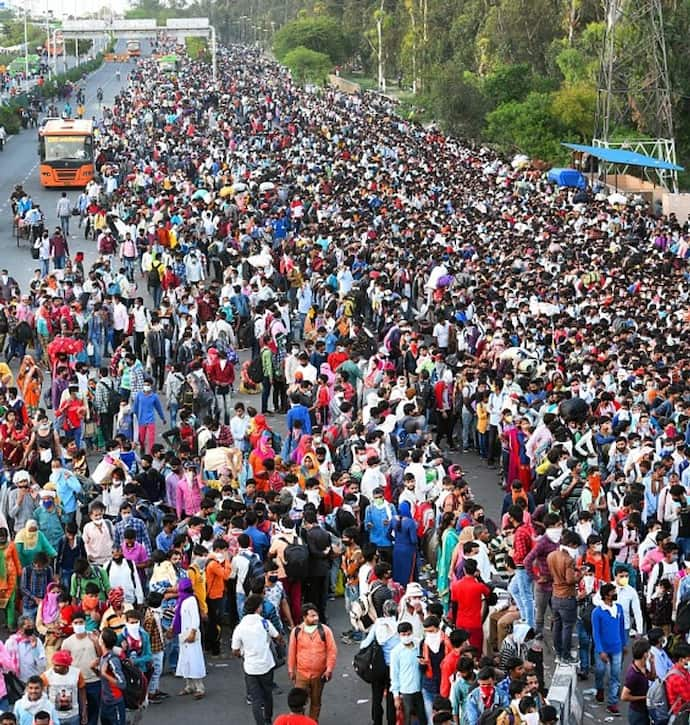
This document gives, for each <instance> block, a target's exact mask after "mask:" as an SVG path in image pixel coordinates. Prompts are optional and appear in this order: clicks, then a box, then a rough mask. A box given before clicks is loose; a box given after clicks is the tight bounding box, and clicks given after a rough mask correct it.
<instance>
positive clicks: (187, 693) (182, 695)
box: [177, 687, 192, 697]
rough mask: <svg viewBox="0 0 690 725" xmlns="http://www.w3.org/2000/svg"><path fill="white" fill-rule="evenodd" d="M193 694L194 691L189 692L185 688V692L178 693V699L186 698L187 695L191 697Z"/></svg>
mask: <svg viewBox="0 0 690 725" xmlns="http://www.w3.org/2000/svg"><path fill="white" fill-rule="evenodd" d="M191 694H192V690H188V689H187V688H186V687H185V688H184V690H180V691H179V692H178V693H177V695H178V697H184V696H185V695H191Z"/></svg>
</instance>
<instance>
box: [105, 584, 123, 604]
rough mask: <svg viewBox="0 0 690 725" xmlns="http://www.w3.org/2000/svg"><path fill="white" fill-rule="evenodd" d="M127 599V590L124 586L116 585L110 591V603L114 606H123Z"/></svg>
mask: <svg viewBox="0 0 690 725" xmlns="http://www.w3.org/2000/svg"><path fill="white" fill-rule="evenodd" d="M124 601H125V590H124V589H123V588H122V587H115V588H114V589H111V590H110V591H109V592H108V604H110V606H112V607H121V606H122V603H123V602H124Z"/></svg>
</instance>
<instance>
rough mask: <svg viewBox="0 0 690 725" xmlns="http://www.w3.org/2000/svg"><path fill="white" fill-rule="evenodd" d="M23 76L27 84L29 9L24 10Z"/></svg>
mask: <svg viewBox="0 0 690 725" xmlns="http://www.w3.org/2000/svg"><path fill="white" fill-rule="evenodd" d="M24 75H25V78H26V83H27V85H28V83H29V8H28V7H27V8H25V9H24Z"/></svg>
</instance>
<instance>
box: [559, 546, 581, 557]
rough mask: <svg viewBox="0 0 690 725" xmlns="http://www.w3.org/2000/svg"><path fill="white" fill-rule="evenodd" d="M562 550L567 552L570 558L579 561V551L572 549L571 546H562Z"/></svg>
mask: <svg viewBox="0 0 690 725" xmlns="http://www.w3.org/2000/svg"><path fill="white" fill-rule="evenodd" d="M561 549H562V550H563V551H565V552H566V553H567V554H570V556H572V557H573V559H577V554H578V550H577V549H576V548H575V549H571V548H570V547H569V546H561Z"/></svg>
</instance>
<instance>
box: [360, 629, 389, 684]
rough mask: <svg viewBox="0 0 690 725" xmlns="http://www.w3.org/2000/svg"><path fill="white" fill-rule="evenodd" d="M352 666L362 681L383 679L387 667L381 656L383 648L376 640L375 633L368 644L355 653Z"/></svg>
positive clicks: (369, 681) (370, 681)
mask: <svg viewBox="0 0 690 725" xmlns="http://www.w3.org/2000/svg"><path fill="white" fill-rule="evenodd" d="M352 667H353V668H354V671H355V672H356V673H357V674H358V675H359V676H360V677H361V678H362V679H363V680H364V682H368V683H372V682H374V681H375V680H376V681H379V680H384V679H385V677H386V673H387V672H388V667H387V665H386V660H385V659H384V657H383V648H382V647H381V645H380V644H379V643H378V642H377V641H376V636H375V635H374V637H373V639H372V640H371V643H370V644H368V645H367V646H366V647H364V648H363V649H360V650H359V651H358V652H356V653H355V656H354V658H353V659H352Z"/></svg>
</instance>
